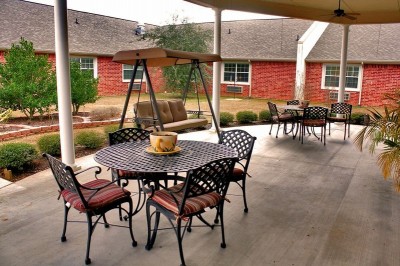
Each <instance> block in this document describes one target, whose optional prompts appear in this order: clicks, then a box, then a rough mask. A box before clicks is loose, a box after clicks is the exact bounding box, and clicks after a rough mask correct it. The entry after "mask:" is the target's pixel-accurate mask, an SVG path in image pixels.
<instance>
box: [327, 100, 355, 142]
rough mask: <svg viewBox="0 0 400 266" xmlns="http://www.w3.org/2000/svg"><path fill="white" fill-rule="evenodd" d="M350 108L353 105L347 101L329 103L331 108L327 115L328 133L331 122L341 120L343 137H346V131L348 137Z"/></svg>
mask: <svg viewBox="0 0 400 266" xmlns="http://www.w3.org/2000/svg"><path fill="white" fill-rule="evenodd" d="M352 108H353V106H352V105H351V104H348V103H333V104H332V105H331V110H330V112H329V115H328V117H327V122H328V125H329V135H330V134H331V123H336V122H339V123H340V122H342V123H344V139H346V133H347V134H348V137H349V138H350V118H351V109H352ZM346 130H347V131H346Z"/></svg>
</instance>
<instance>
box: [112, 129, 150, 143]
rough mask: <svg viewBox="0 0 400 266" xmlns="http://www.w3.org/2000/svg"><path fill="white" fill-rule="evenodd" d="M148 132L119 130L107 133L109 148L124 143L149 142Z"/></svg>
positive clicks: (143, 130) (142, 130)
mask: <svg viewBox="0 0 400 266" xmlns="http://www.w3.org/2000/svg"><path fill="white" fill-rule="evenodd" d="M150 133H151V132H150V131H148V130H145V129H141V128H121V129H118V130H117V131H114V132H110V133H108V141H109V144H110V146H111V145H114V144H119V143H125V142H136V141H145V140H148V141H149V140H150Z"/></svg>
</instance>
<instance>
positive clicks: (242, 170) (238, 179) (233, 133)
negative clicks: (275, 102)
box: [216, 129, 257, 222]
mask: <svg viewBox="0 0 400 266" xmlns="http://www.w3.org/2000/svg"><path fill="white" fill-rule="evenodd" d="M256 139H257V138H256V137H253V136H252V135H250V134H249V133H248V132H246V131H244V130H241V129H234V130H229V131H222V132H221V138H220V140H219V143H220V144H223V145H226V146H228V147H231V148H233V149H235V150H236V151H237V153H238V158H239V161H238V162H237V164H236V166H235V168H234V169H233V173H232V176H231V177H230V181H231V182H235V183H236V184H238V185H239V187H240V188H241V189H242V194H243V203H244V212H248V208H247V200H246V177H247V176H250V175H249V174H248V173H247V170H248V168H249V164H250V159H251V155H252V153H253V147H254V142H255V141H256ZM216 222H218V221H216Z"/></svg>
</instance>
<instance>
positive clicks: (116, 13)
mask: <svg viewBox="0 0 400 266" xmlns="http://www.w3.org/2000/svg"><path fill="white" fill-rule="evenodd" d="M54 1H56V0H29V2H35V3H41V4H47V5H54ZM67 6H68V9H73V10H78V11H84V12H89V13H94V14H100V15H106V16H111V17H117V18H123V19H128V20H133V21H137V22H140V23H148V24H154V25H165V24H167V23H168V22H171V18H172V16H173V15H179V17H180V18H188V22H213V21H214V11H213V10H212V9H211V8H205V7H201V6H198V5H195V4H192V3H189V2H185V1H183V0H142V1H138V0H111V1H110V0H67ZM268 18H273V17H272V16H267V15H261V14H256V13H246V12H238V11H229V10H224V11H222V21H231V20H243V19H268Z"/></svg>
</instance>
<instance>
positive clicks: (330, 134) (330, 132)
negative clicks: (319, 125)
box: [328, 122, 346, 136]
mask: <svg viewBox="0 0 400 266" xmlns="http://www.w3.org/2000/svg"><path fill="white" fill-rule="evenodd" d="M328 124H329V136H330V135H331V122H328ZM345 132H346V130H345Z"/></svg>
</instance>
